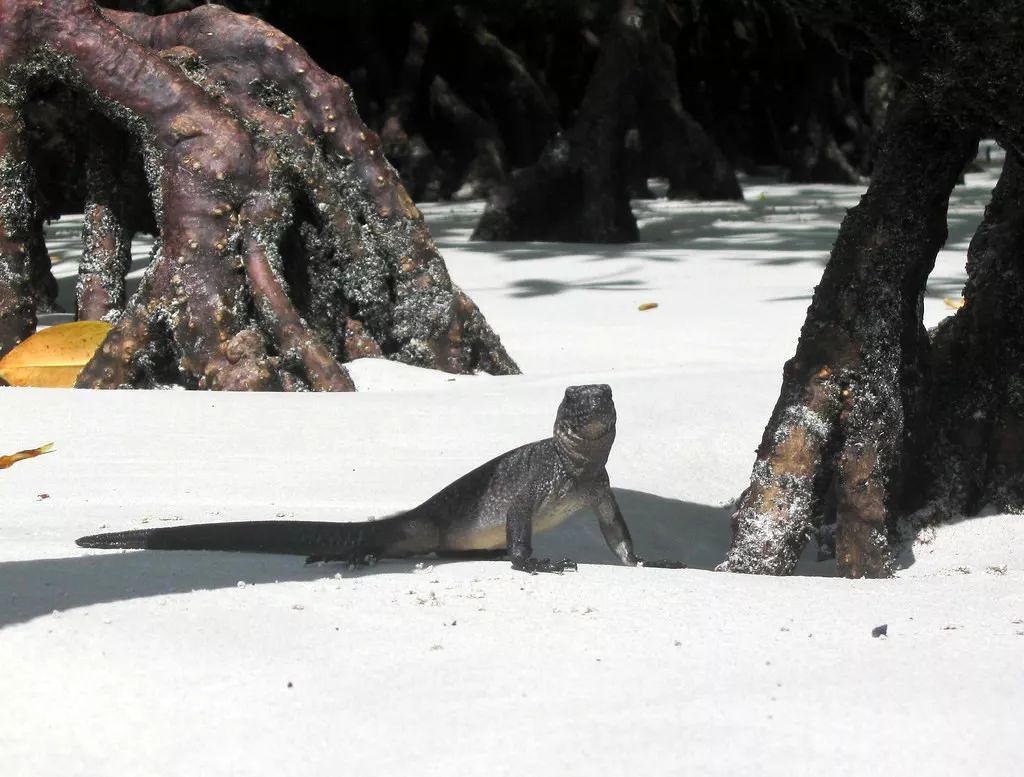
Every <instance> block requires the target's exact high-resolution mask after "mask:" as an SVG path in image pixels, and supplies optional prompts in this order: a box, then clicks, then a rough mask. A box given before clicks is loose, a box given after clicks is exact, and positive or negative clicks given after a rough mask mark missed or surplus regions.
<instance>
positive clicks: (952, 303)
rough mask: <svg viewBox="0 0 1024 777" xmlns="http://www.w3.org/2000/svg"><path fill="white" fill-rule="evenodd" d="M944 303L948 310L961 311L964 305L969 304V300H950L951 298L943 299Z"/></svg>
mask: <svg viewBox="0 0 1024 777" xmlns="http://www.w3.org/2000/svg"><path fill="white" fill-rule="evenodd" d="M942 301H943V302H945V303H946V307H947V308H953V310H960V308H962V307H963V306H964V305H966V304H967V300H965V299H964V298H963V297H961V298H960V299H950V298H949V297H943V298H942Z"/></svg>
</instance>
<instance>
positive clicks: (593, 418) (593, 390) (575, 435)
mask: <svg viewBox="0 0 1024 777" xmlns="http://www.w3.org/2000/svg"><path fill="white" fill-rule="evenodd" d="M553 436H554V440H555V444H556V445H557V446H558V449H559V450H560V451H561V452H562V453H564V454H566V455H567V456H568V457H569V459H570V460H571V461H572V462H573V463H574V464H575V465H576V466H577V467H579V468H601V467H604V465H605V463H606V462H607V461H608V453H609V451H611V447H612V443H613V442H614V441H615V403H614V402H613V401H612V390H611V387H610V386H608V385H607V384H604V383H599V384H590V385H586V386H569V388H567V389H566V390H565V397H564V398H563V399H562V404H560V405H559V406H558V415H557V416H556V417H555V430H554V435H553Z"/></svg>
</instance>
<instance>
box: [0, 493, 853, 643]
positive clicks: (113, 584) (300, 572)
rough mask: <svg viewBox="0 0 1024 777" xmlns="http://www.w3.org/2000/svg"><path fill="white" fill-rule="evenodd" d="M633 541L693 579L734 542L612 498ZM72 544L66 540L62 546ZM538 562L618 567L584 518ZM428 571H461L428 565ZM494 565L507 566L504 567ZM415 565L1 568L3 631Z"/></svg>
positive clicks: (683, 506)
mask: <svg viewBox="0 0 1024 777" xmlns="http://www.w3.org/2000/svg"><path fill="white" fill-rule="evenodd" d="M615 495H616V498H617V499H618V501H619V505H620V507H621V508H622V512H623V515H624V516H625V517H626V521H627V522H628V524H629V527H630V532H631V534H632V535H633V542H634V545H635V547H636V552H637V553H638V554H639V555H640V556H641V557H644V558H648V559H651V560H661V559H667V560H672V561H681V562H683V563H684V564H686V565H687V566H688V567H689V568H691V569H707V570H710V569H714V568H715V566H716V565H717V564H719V563H720V562H721V561H722V560H723V559H724V558H725V555H726V552H727V551H728V549H729V541H730V537H731V533H730V528H729V512H728V510H726V509H725V508H722V507H714V506H710V505H701V504H695V503H693V502H683V501H680V500H678V499H666V498H664V497H660V496H656V495H654V494H648V493H645V492H642V491H632V490H629V489H621V488H617V489H615ZM68 542H69V544H70V542H71V540H70V538H69V540H68ZM534 553H535V554H536V555H537V556H538V557H550V558H563V557H568V558H571V559H573V560H575V561H577V562H578V563H580V564H602V565H617V564H618V563H619V562H618V559H617V558H616V557H615V556H614V555H613V554H612V552H611V551H610V550H609V549H608V546H607V545H606V544H605V542H604V538H603V537H602V535H601V531H600V529H599V528H598V525H597V518H596V516H594V515H593V514H592V513H591V512H590V511H582V512H581V513H580V514H578V515H575V516H573V517H572V518H571V519H570V520H568V521H566V522H565V523H564V524H562V525H561V526H559V527H557V528H555V529H553V530H551V531H550V532H547V533H545V534H540V535H538V536H536V537H534ZM429 562H430V563H432V564H450V563H451V564H454V563H459V562H458V561H455V560H450V559H436V558H430V559H429ZM492 563H497V564H507V563H508V562H507V561H494V562H492ZM416 564H417V560H415V559H405V560H396V561H382V562H380V563H378V564H376V565H375V566H373V567H367V568H362V569H359V570H349V569H347V568H346V567H344V566H341V565H335V564H325V565H313V566H307V565H306V564H304V562H303V559H301V558H300V557H298V556H285V555H272V554H259V553H224V552H206V551H177V550H176V551H109V552H103V551H100V552H91V553H88V554H87V555H81V556H73V557H68V558H49V559H33V560H29V561H5V562H0V592H2V594H0V628H3V627H5V626H10V625H13V624H17V623H24V622H26V621H29V620H31V619H33V618H37V617H40V616H43V615H49V614H50V613H52V612H53V611H54V610H57V611H63V610H70V609H72V608H75V607H85V606H88V605H92V604H104V603H107V602H121V601H128V600H131V599H141V598H146V597H151V596H165V595H168V594H187V593H190V592H192V591H196V590H212V589H220V588H234V587H236V586H237V585H238V584H239V582H240V581H244V582H245V583H247V584H266V583H279V582H303V581H313V580H319V579H323V578H328V577H332V576H334V575H335V574H337V573H338V572H343V574H344V575H345V577H352V576H356V575H378V574H400V575H404V574H410V573H412V572H413V571H414V570H415V568H416ZM797 574H803V575H833V574H835V565H834V564H830V563H828V562H826V563H817V562H815V561H814V560H813V558H812V556H811V554H805V558H804V559H803V560H802V561H801V564H800V565H799V566H798V568H797Z"/></svg>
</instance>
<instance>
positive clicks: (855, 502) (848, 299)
mask: <svg viewBox="0 0 1024 777" xmlns="http://www.w3.org/2000/svg"><path fill="white" fill-rule="evenodd" d="M789 4H790V5H791V6H793V7H794V8H796V9H797V10H798V11H799V12H800V13H801V14H803V15H804V17H805V18H806V19H807V20H809V21H811V22H812V23H814V24H818V25H821V26H822V27H823V28H825V29H845V30H847V31H849V30H852V31H853V33H854V34H855V35H860V36H861V38H862V40H863V41H864V42H865V43H867V44H868V45H870V46H872V47H873V48H874V49H875V50H876V51H877V52H878V53H879V54H880V55H881V56H882V57H883V58H885V59H886V60H887V62H888V64H889V66H890V67H891V72H892V74H893V75H894V77H895V80H896V83H897V86H896V87H895V89H896V92H895V96H894V97H892V98H891V100H892V102H891V104H890V108H889V119H888V122H887V126H886V138H885V142H884V145H883V146H882V148H881V150H880V151H879V156H878V159H877V163H876V168H875V173H874V177H873V179H872V181H871V185H870V187H869V189H868V193H867V194H866V195H865V197H864V198H863V200H862V201H861V204H860V205H858V206H857V208H855V209H853V210H852V211H850V213H849V215H848V216H847V218H846V219H845V220H844V222H843V225H842V227H841V229H840V233H839V237H838V239H837V241H836V244H835V247H834V249H833V253H832V258H831V260H830V262H829V265H828V267H827V269H826V271H825V275H824V277H823V279H822V283H821V285H820V286H819V287H818V288H817V289H816V291H815V295H814V301H813V302H812V305H811V308H810V309H809V311H808V315H807V320H806V323H805V325H804V329H803V331H802V333H801V337H800V342H799V344H798V346H797V354H796V356H795V357H794V359H793V360H791V361H790V362H789V363H788V364H787V365H786V369H785V372H784V378H783V387H782V392H781V395H780V398H779V401H778V404H777V405H776V408H775V412H774V413H773V415H772V418H771V420H770V421H769V424H768V427H767V428H766V430H765V435H764V439H763V441H762V444H761V447H760V448H759V450H758V457H757V461H756V463H755V465H754V471H753V474H752V477H751V483H750V487H749V488H748V489H747V490H746V491H745V492H744V495H743V497H742V498H741V500H740V503H739V506H738V509H737V510H736V513H735V515H734V516H733V520H734V536H733V545H732V548H731V550H730V553H729V557H728V560H727V562H726V563H725V564H724V565H723V566H724V568H726V569H730V570H736V571H744V572H766V573H775V574H779V573H785V572H788V571H791V570H792V568H793V565H794V563H795V561H796V558H797V556H798V554H799V552H800V550H801V549H802V548H803V546H804V544H805V543H806V541H807V539H808V537H809V535H810V533H811V531H812V529H813V526H814V523H815V522H816V521H818V520H821V519H822V517H823V513H824V514H825V516H824V517H825V518H826V519H827V518H828V517H829V516H828V513H829V512H830V511H831V512H833V513H834V518H835V522H836V532H837V542H836V554H837V557H838V562H839V565H840V569H841V570H842V571H843V572H845V573H846V574H848V575H852V576H861V575H884V574H886V573H888V572H889V570H890V568H891V561H892V559H891V550H890V547H891V546H890V540H891V539H894V538H895V537H894V536H893V535H894V534H895V533H896V532H895V530H896V529H897V528H911V529H912V528H913V527H914V526H916V525H919V524H920V523H921V522H924V521H929V520H936V519H940V518H944V517H947V516H950V515H954V514H958V513H971V512H974V511H976V510H978V509H979V508H980V507H982V506H983V505H984V504H986V503H993V504H995V505H996V506H997V507H999V508H1000V509H1005V510H1016V511H1021V510H1022V509H1024V422H1022V418H1024V415H1022V408H1024V401H1022V396H1024V392H1022V386H1024V379H1022V375H1024V368H1022V362H1024V358H1022V357H1024V349H1022V346H1021V343H1022V341H1024V329H1022V324H1021V323H1020V322H1021V316H1020V308H1021V303H1022V302H1024V282H1022V277H1021V256H1022V248H1024V246H1022V241H1024V214H1022V205H1024V182H1022V174H1021V156H1020V155H1021V151H1022V150H1024V143H1022V141H1024V131H1022V129H1021V128H1022V127H1024V101H1022V100H1021V99H1020V96H1019V84H1020V82H1021V80H1022V78H1024V64H1022V62H1024V61H1022V60H1021V58H1020V55H1019V42H1020V27H1019V24H1016V23H1015V22H1014V20H1018V19H1020V18H1024V2H1022V0H1000V2H996V3H974V2H967V3H963V2H956V0H942V1H941V2H935V3H929V4H927V6H925V5H922V4H920V3H917V2H914V1H913V0H894V1H893V2H885V3H882V2H873V1H872V2H864V3H856V4H854V3H849V2H845V0H789ZM883 77H885V78H886V80H888V77H887V76H884V75H883ZM875 91H877V92H879V94H874V95H869V97H870V98H871V99H873V100H876V101H877V100H878V98H879V97H882V98H883V99H888V98H889V96H888V95H882V94H881V93H882V92H883V91H884V92H888V93H889V94H891V91H890V89H888V88H886V89H884V90H875ZM981 133H985V134H991V135H994V136H995V137H997V138H998V139H999V140H1000V142H1001V143H1002V144H1003V145H1004V147H1005V148H1007V150H1008V161H1007V163H1006V167H1005V169H1004V172H1003V175H1002V178H1001V179H1000V182H999V185H998V187H997V188H996V190H995V192H994V194H993V199H992V202H991V204H990V205H989V207H988V209H987V211H986V215H985V220H984V222H983V223H982V225H981V226H980V227H979V229H978V231H977V232H976V234H975V237H974V239H973V241H972V243H971V247H970V251H969V255H968V266H967V270H968V284H967V287H966V289H965V297H966V299H967V304H966V305H965V306H964V308H963V309H961V310H960V312H958V313H957V315H956V316H955V317H954V318H952V319H950V320H947V321H945V322H944V323H943V324H942V325H940V326H939V327H938V329H937V330H936V332H935V333H934V338H933V339H932V340H929V339H928V337H927V336H926V335H925V333H924V332H923V330H922V326H921V313H920V307H919V304H918V300H919V297H920V294H921V291H922V289H923V287H924V282H925V279H926V277H927V274H928V272H929V271H930V269H931V266H932V262H933V260H934V256H935V252H936V251H937V249H938V248H939V247H940V246H941V244H942V242H943V240H944V237H945V218H944V216H945V208H946V204H947V198H948V194H949V191H950V189H951V188H952V186H953V184H954V182H955V181H956V179H957V177H958V175H959V173H960V171H961V170H962V169H963V167H964V165H965V163H966V162H967V161H968V160H969V158H970V148H971V146H972V142H971V141H972V138H976V137H978V136H979V135H980V134H981ZM910 511H913V512H912V513H911V514H910V516H909V520H908V521H907V523H904V524H903V525H902V526H900V525H899V524H901V523H902V522H901V521H899V520H898V519H899V518H901V516H902V515H904V514H906V513H908V512H910ZM908 524H909V525H908Z"/></svg>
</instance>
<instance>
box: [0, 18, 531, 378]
mask: <svg viewBox="0 0 1024 777" xmlns="http://www.w3.org/2000/svg"><path fill="white" fill-rule="evenodd" d="M0 28H3V29H4V31H5V34H4V37H3V39H2V40H0V205H2V207H0V268H2V271H0V348H3V349H6V348H9V347H10V346H11V345H13V343H14V342H17V340H18V339H20V338H21V337H24V335H25V334H27V333H28V332H29V331H31V328H32V324H33V323H34V320H33V311H32V307H33V306H32V303H31V296H30V295H28V294H26V293H25V291H24V287H25V284H26V283H27V280H26V265H25V261H24V253H25V246H26V245H27V244H28V243H29V235H28V231H29V229H30V226H31V223H32V214H33V204H32V202H31V201H30V200H29V199H28V194H27V193H30V192H31V191H32V189H31V185H30V183H31V182H30V176H31V171H30V169H29V168H28V166H27V164H25V161H24V159H25V154H24V150H23V145H24V144H23V143H22V142H21V140H20V138H21V135H22V133H23V123H22V121H21V118H20V110H21V103H22V101H23V99H24V95H25V89H26V87H27V85H28V84H30V83H31V82H32V80H33V79H34V78H36V77H38V76H39V75H41V74H46V75H48V76H50V77H56V78H59V79H61V80H63V81H65V82H66V83H69V84H71V85H73V87H74V88H75V89H77V90H79V91H81V92H83V93H85V94H87V95H88V96H89V97H90V99H91V100H92V102H93V105H94V106H95V107H96V109H97V110H98V111H99V112H100V113H102V114H104V115H105V116H107V117H108V118H110V119H112V120H113V121H115V122H116V123H118V124H119V125H120V126H122V127H124V128H125V129H127V130H128V132H129V133H130V134H131V135H132V136H133V137H134V138H136V139H137V140H138V141H139V142H140V143H141V145H142V147H143V156H144V160H145V171H146V174H147V177H148V182H149V186H150V188H151V191H150V194H151V196H152V200H153V210H154V213H155V215H156V220H157V226H158V227H159V230H160V234H159V240H158V242H157V247H156V250H155V251H154V255H153V258H152V262H151V264H150V267H149V269H148V270H147V273H146V276H145V279H144V281H143V283H142V285H141V287H140V289H139V291H138V293H136V294H135V295H134V297H133V298H132V299H131V300H129V301H128V302H127V305H126V307H125V309H124V312H123V313H122V314H120V315H118V314H117V311H118V309H119V306H120V305H121V304H122V301H121V300H122V297H123V291H122V290H121V288H120V287H119V286H118V284H119V282H120V283H123V272H122V270H123V266H124V260H125V253H124V239H125V237H126V235H128V234H130V232H131V231H132V229H133V225H131V224H128V223H126V220H125V218H124V217H123V216H122V215H119V213H118V210H119V208H118V204H117V197H116V192H115V191H114V190H115V189H116V186H115V179H114V178H113V177H112V176H111V175H109V172H110V161H109V159H105V158H104V155H105V153H106V152H105V151H104V150H103V148H102V147H100V148H98V149H97V150H96V151H95V152H94V153H93V155H92V158H91V160H90V166H89V171H90V172H89V175H90V182H89V202H90V212H89V220H88V224H89V225H88V227H87V237H88V241H89V246H88V248H89V250H88V251H87V265H89V268H88V269H90V270H91V271H90V272H87V273H86V277H85V279H84V280H83V286H82V288H81V289H80V305H81V306H82V308H83V312H84V314H85V315H87V316H95V315H110V314H113V315H114V317H115V318H116V320H115V326H114V328H113V330H112V331H111V334H110V335H109V336H108V338H107V340H106V341H105V343H104V344H103V346H102V348H101V349H100V351H99V352H98V353H97V355H96V357H95V358H94V359H93V360H92V361H91V362H90V364H89V365H87V366H86V369H85V370H84V371H83V373H82V375H81V377H80V379H79V385H81V386H88V387H116V386H138V385H151V384H153V383H163V382H167V381H171V382H177V383H182V384H184V385H187V386H192V387H199V388H222V389H267V388H288V389H291V388H313V389H321V390H346V389H350V388H352V384H351V381H350V379H349V378H348V375H347V373H346V371H345V369H344V367H343V366H342V362H344V361H346V360H348V359H349V358H352V357H354V356H358V355H380V354H383V355H386V356H388V357H391V358H395V359H399V360H402V361H406V362H409V363H412V364H418V365H422V366H430V367H435V368H440V369H445V370H449V371H454V372H465V371H470V370H477V369H481V370H487V371H491V372H496V373H509V372H515V371H516V366H515V364H514V362H513V361H512V360H511V359H510V358H509V356H508V355H507V354H506V353H505V351H504V349H503V348H502V347H501V345H500V343H499V341H498V338H497V337H496V336H495V335H494V333H493V332H492V331H491V330H490V328H489V326H488V325H487V323H486V321H485V320H484V318H483V316H482V315H481V314H480V312H479V310H478V309H477V308H476V306H475V305H474V304H473V303H472V301H471V300H469V298H468V297H466V296H465V294H463V293H462V292H461V291H460V290H459V289H458V288H457V287H455V286H454V285H453V284H452V283H451V281H450V279H449V277H448V274H447V271H446V269H445V266H444V262H443V260H442V259H441V257H440V255H439V254H438V252H437V250H436V248H435V247H434V245H433V242H432V240H431V238H430V234H429V231H428V230H427V227H426V225H425V224H424V222H423V219H422V216H421V215H420V213H419V211H418V210H417V209H416V207H415V205H414V204H413V202H412V200H411V199H410V198H409V196H408V194H407V193H406V191H405V189H404V188H403V187H402V185H401V183H400V182H399V180H398V177H397V175H396V173H395V171H394V169H393V168H392V167H391V166H390V165H389V164H388V163H387V161H386V160H385V159H384V157H383V154H382V153H381V144H380V141H379V140H378V138H377V137H376V136H375V135H374V134H373V133H371V132H369V130H367V128H366V126H365V125H364V124H363V123H362V121H361V120H360V118H359V116H358V114H357V112H356V108H355V104H354V102H353V100H352V96H351V93H350V90H349V89H348V87H347V85H346V84H345V83H344V82H342V81H341V80H339V79H337V78H335V77H333V76H331V75H329V74H328V73H326V72H324V71H323V70H321V69H320V68H319V67H317V66H316V64H315V63H313V62H312V61H311V60H310V58H309V57H308V55H307V54H306V52H305V51H304V50H303V49H302V48H301V47H299V46H298V45H297V44H296V43H295V42H294V41H292V40H290V39H289V38H287V37H286V36H284V35H283V34H282V33H280V32H279V31H277V30H275V29H274V28H273V27H270V26H269V25H267V24H265V23H263V22H261V21H259V20H257V19H254V18H252V17H246V16H241V15H237V14H234V13H232V12H230V11H228V10H226V9H224V8H220V7H218V6H202V7H200V8H197V9H195V10H193V11H190V12H185V13H179V14H170V15H167V16H162V17H148V16H144V15H142V14H133V13H123V12H115V11H108V12H105V14H103V15H101V14H100V12H99V11H98V9H97V8H96V7H95V5H93V4H92V3H90V2H85V0H64V1H63V2H54V3H46V4H37V3H33V2H28V0H0ZM105 170H106V173H105V172H104V171H105ZM26 300H28V301H27V302H26Z"/></svg>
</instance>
